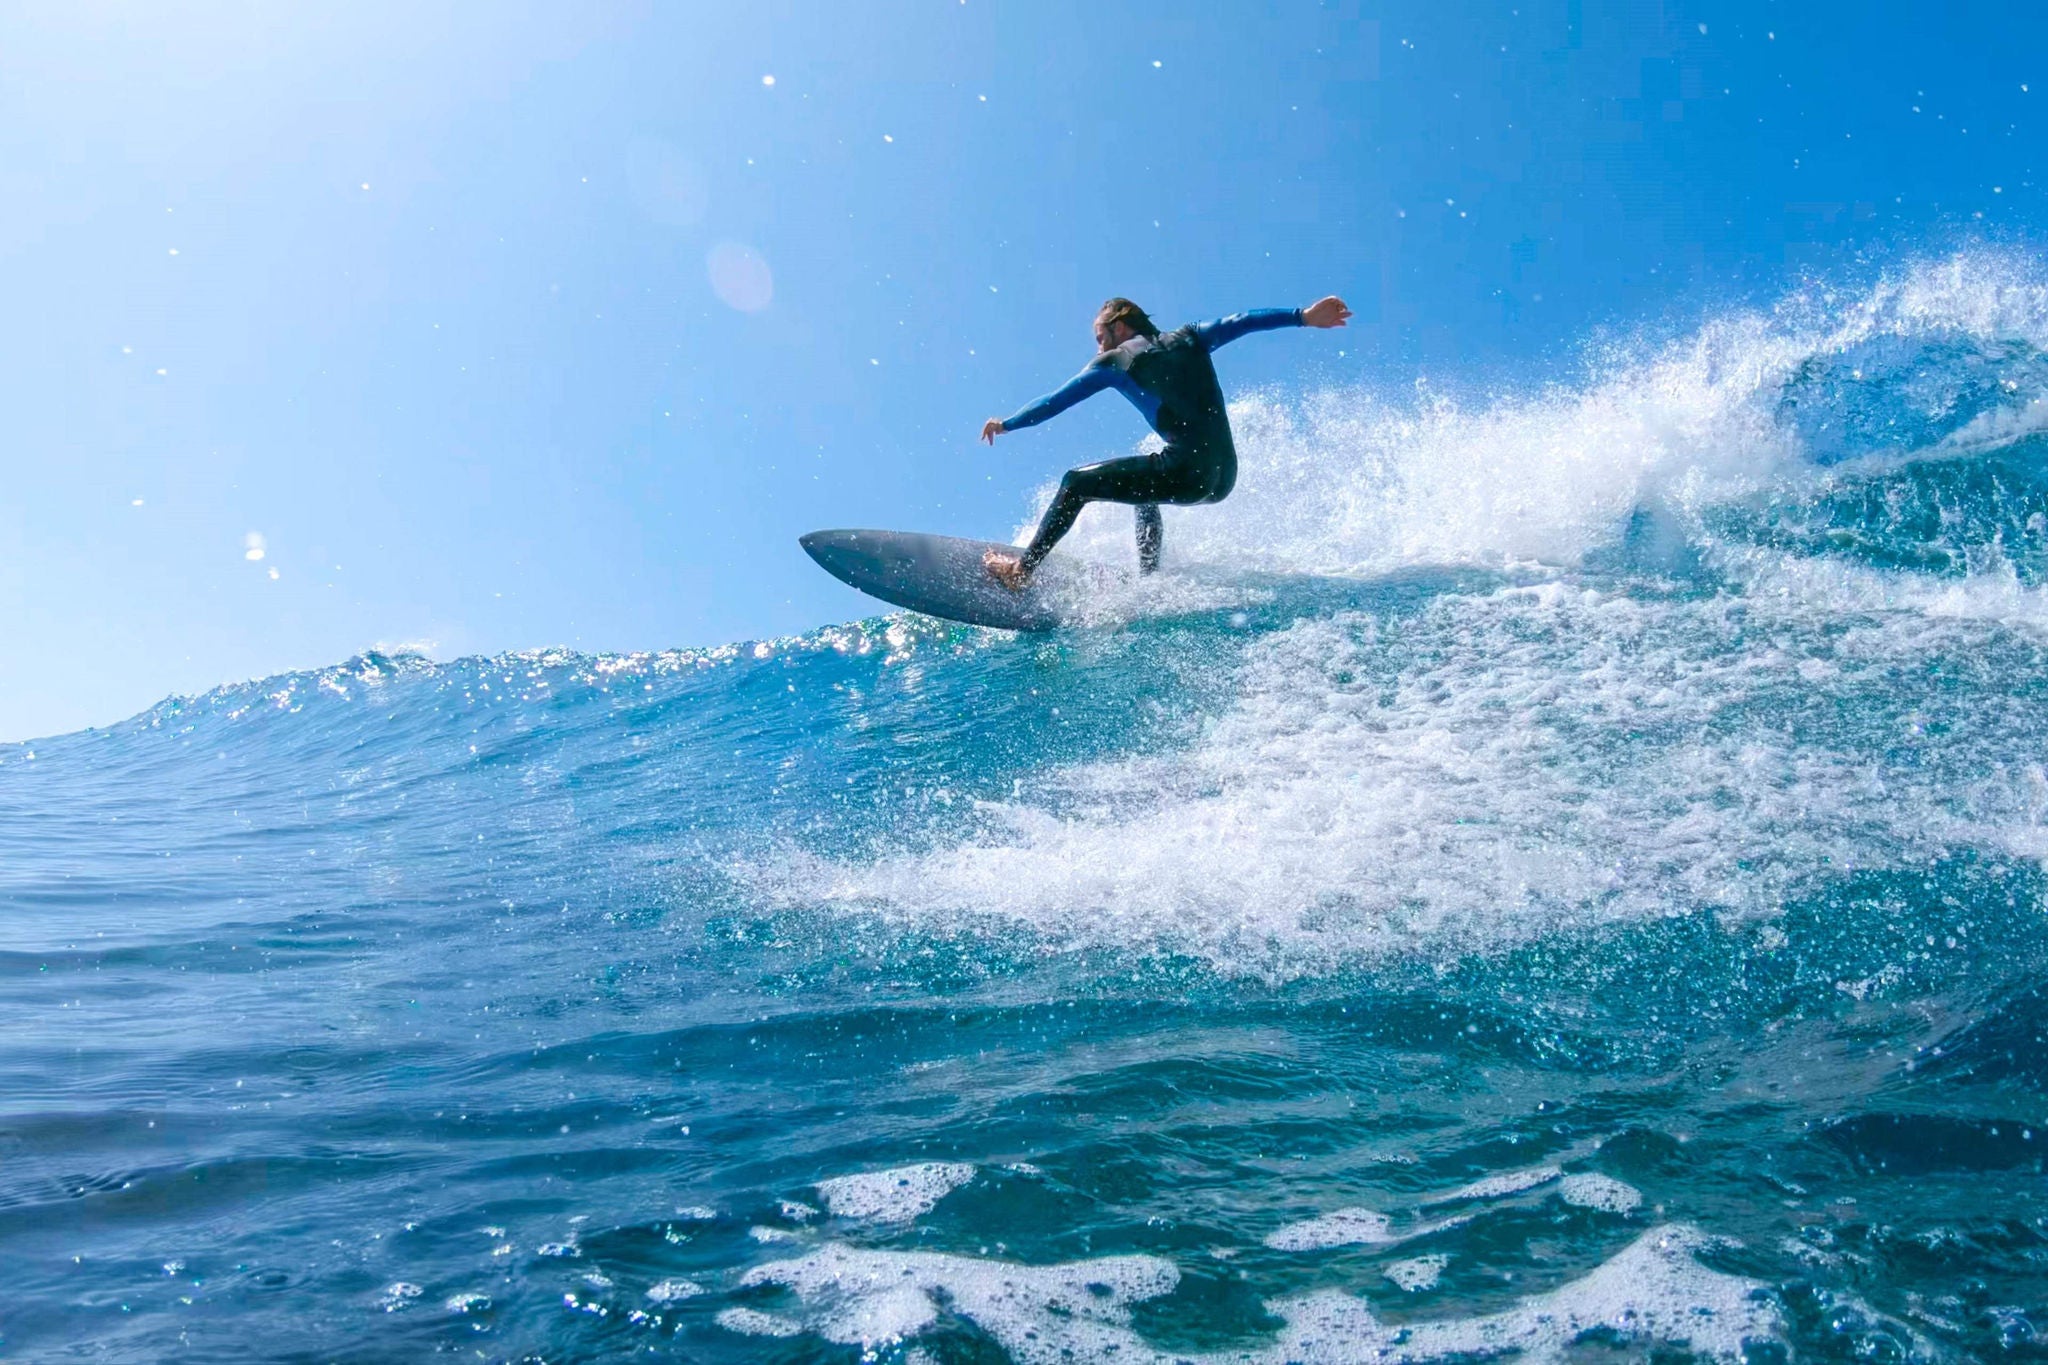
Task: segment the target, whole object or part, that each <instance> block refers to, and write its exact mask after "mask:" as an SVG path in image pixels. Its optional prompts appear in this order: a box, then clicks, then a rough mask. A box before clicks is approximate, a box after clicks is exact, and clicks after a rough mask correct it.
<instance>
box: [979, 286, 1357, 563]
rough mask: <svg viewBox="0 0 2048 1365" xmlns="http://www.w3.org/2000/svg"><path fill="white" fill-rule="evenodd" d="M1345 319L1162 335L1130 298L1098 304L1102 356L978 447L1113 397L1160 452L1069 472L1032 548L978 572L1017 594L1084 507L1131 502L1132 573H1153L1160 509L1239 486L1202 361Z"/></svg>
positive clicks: (1268, 314) (1282, 318)
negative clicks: (1281, 333)
mask: <svg viewBox="0 0 2048 1365" xmlns="http://www.w3.org/2000/svg"><path fill="white" fill-rule="evenodd" d="M1350 316H1351V310H1350V309H1349V308H1347V307H1345V306H1344V300H1342V299H1340V298H1338V297H1337V296H1336V295H1334V294H1333V295H1331V296H1330V297H1328V298H1325V299H1317V300H1316V301H1315V302H1314V303H1312V304H1310V305H1309V306H1308V307H1306V308H1258V309H1253V310H1252V311H1251V312H1248V313H1235V314H1232V315H1231V316H1230V317H1227V318H1223V319H1221V320H1220V321H1216V322H1197V323H1191V324H1189V325H1188V326H1186V327H1177V328H1175V329H1174V330H1173V331H1171V332H1166V333H1164V334H1162V333H1161V332H1160V330H1159V329H1158V328H1157V327H1155V326H1154V325H1153V323H1152V319H1151V318H1149V317H1147V316H1145V310H1144V309H1142V308H1140V307H1138V305H1137V304H1135V303H1132V302H1131V301H1130V300H1129V299H1121V298H1119V299H1111V300H1110V301H1109V302H1107V303H1105V304H1103V305H1102V309H1101V311H1100V312H1098V313H1096V315H1095V344H1096V346H1097V347H1098V348H1099V350H1100V352H1101V353H1100V354H1099V355H1097V356H1096V357H1095V359H1093V360H1091V361H1089V362H1088V364H1087V366H1086V367H1085V368H1084V369H1083V370H1082V371H1081V373H1079V374H1077V375H1075V376H1074V377H1073V378H1072V379H1069V380H1068V381H1067V382H1066V383H1064V384H1062V385H1061V386H1060V387H1059V388H1058V389H1056V390H1054V391H1053V392H1051V393H1049V394H1047V395H1046V396H1045V397H1043V398H1041V399H1039V400H1038V401H1037V402H1035V403H1032V404H1030V405H1028V406H1026V407H1024V408H1022V409H1020V410H1019V411H1018V412H1017V413H1016V414H1015V415H1014V416H1011V417H991V418H989V419H988V421H986V422H984V423H982V425H981V439H982V440H984V441H986V442H988V443H989V444H990V445H994V444H995V443H996V437H998V436H1001V435H1003V434H1004V433H1005V432H1011V431H1021V430H1023V429H1024V428H1025V427H1030V426H1036V425H1038V424H1039V423H1040V422H1043V421H1044V420H1045V419H1046V418H1048V417H1053V416H1056V415H1058V414H1059V413H1062V412H1065V411H1066V410H1067V409H1068V408H1070V407H1072V406H1074V404H1076V403H1078V402H1080V401H1081V400H1082V399H1083V398H1086V397H1087V396H1088V395H1089V394H1091V393H1100V392H1102V390H1104V389H1115V390H1116V391H1117V392H1119V393H1121V394H1122V395H1123V396H1124V397H1126V398H1128V399H1130V400H1131V403H1132V405H1133V406H1134V407H1136V408H1137V409H1138V411H1139V412H1140V413H1142V414H1144V417H1145V421H1146V422H1147V423H1148V424H1150V426H1151V428H1152V430H1154V431H1156V432H1158V433H1159V435H1160V437H1161V438H1162V439H1163V440H1165V442H1166V446H1165V448H1164V449H1162V450H1157V451H1154V452H1153V453H1152V454H1150V455H1130V456H1126V457H1125V458H1123V459H1120V460H1104V461H1102V462H1101V463H1100V464H1089V465H1082V466H1081V467H1080V468H1079V469H1070V470H1068V471H1067V473H1066V477H1064V478H1062V479H1061V480H1060V491H1059V492H1058V493H1057V494H1055V495H1054V496H1053V500H1052V506H1050V507H1048V508H1046V509H1045V517H1044V519H1043V520H1041V521H1040V522H1039V523H1038V533H1037V534H1036V535H1034V536H1032V538H1031V543H1030V544H1029V545H1027V546H1025V547H1024V549H1023V551H1022V552H1021V553H1017V554H1012V553H1010V552H1008V551H1004V550H990V551H988V552H987V553H986V554H984V555H983V556H982V563H983V564H984V565H985V566H986V567H987V569H988V571H989V572H990V573H991V574H993V575H994V576H995V578H996V580H997V581H998V582H1000V583H1001V584H1002V585H1003V586H1004V587H1006V588H1009V589H1010V590H1011V591H1012V592H1022V591H1023V590H1024V588H1025V587H1026V586H1027V585H1028V584H1029V583H1030V582H1031V575H1032V573H1033V572H1035V571H1036V570H1037V568H1038V565H1039V563H1040V561H1042V560H1043V559H1044V558H1045V557H1046V555H1048V554H1050V553H1051V552H1052V547H1053V546H1054V545H1056V544H1058V543H1059V539H1060V537H1061V536H1063V535H1065V534H1066V533H1067V532H1068V531H1069V530H1071V529H1072V528H1073V525H1074V518H1076V517H1078V516H1080V515H1081V509H1082V508H1083V507H1085V506H1087V505H1088V504H1089V503H1091V502H1128V503H1131V504H1133V505H1135V507H1136V508H1137V517H1138V569H1139V571H1140V572H1141V573H1150V572H1152V571H1153V570H1154V569H1156V568H1158V567H1159V548H1160V544H1161V542H1162V541H1163V540H1164V538H1165V535H1166V526H1165V523H1164V521H1163V520H1162V519H1161V518H1160V515H1159V504H1160V503H1162V502H1170V503H1175V504H1178V505H1187V504H1191V503H1202V502H1221V501H1223V499H1224V498H1226V497H1228V496H1229V495H1230V490H1231V487H1232V485H1234V484H1235V483H1236V482H1237V447H1236V446H1235V445H1234V444H1232V442H1231V439H1230V418H1229V416H1228V415H1227V414H1226V413H1225V412H1224V409H1223V390H1222V388H1221V386H1219V385H1218V384H1217V382H1216V367H1215V366H1214V365H1213V364H1211V363H1210V361H1209V353H1210V352H1211V351H1213V350H1215V349H1216V348H1217V347H1218V346H1222V345H1226V344H1227V343H1229V342H1232V341H1235V340H1237V339H1238V338H1239V337H1241V336H1244V335H1245V334H1246V333H1248V332H1265V331H1270V330H1272V329H1273V328H1275V327H1342V326H1343V325H1344V323H1345V320H1346V319H1348V318H1349V317H1350Z"/></svg>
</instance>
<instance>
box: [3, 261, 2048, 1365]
mask: <svg viewBox="0 0 2048 1365" xmlns="http://www.w3.org/2000/svg"><path fill="white" fill-rule="evenodd" d="M1232 420H1233V423H1234V425H1235V427H1236V429H1237V432H1238V434H1239V444H1240V449H1241V454H1242V459H1243V465H1242V470H1241V473H1240V477H1239V480H1238V485H1237V487H1238V491H1237V492H1236V493H1235V494H1234V495H1233V496H1232V498H1231V499H1230V500H1229V501H1228V502H1226V503H1224V504H1222V505H1220V506H1217V507H1213V508H1200V509H1187V510H1182V509H1169V510H1168V531H1167V547H1168V558H1167V570H1168V572H1166V573H1163V574H1161V575H1159V576H1158V577H1157V578H1156V579H1153V580H1146V581H1140V580H1136V579H1129V578H1125V577H1122V576H1113V577H1112V576H1105V577H1103V578H1101V579H1100V581H1102V582H1105V583H1114V584H1116V585H1118V586H1115V587H1114V588H1113V589H1111V590H1108V591H1105V592H1104V593H1102V594H1101V595H1100V596H1098V597H1096V598H1094V599H1093V600H1091V601H1090V602H1089V603H1087V604H1085V605H1086V607H1087V611H1088V623H1087V624H1086V625H1085V626H1083V627H1080V628H1076V629H1071V630H1067V631H1062V632H1058V633H1054V634H1050V635H1045V636H1035V637H1034V636H1013V635H1008V634H1004V633H1000V632H990V631H980V630H975V629H970V628H965V627H955V626H950V625H946V624H943V623H938V622H934V621H931V620H927V619H924V618H918V617H912V616H903V615H882V616H876V617H874V618H872V619H869V620H864V621H859V622H854V623H850V624H846V625H839V626H831V627H827V628H825V629H822V630H819V631H815V632H812V633H810V634H808V635H804V636H800V637H794V638H786V639H775V640H761V641H748V642H744V643H738V644H732V645H726V646H721V647H717V648H711V649H699V650H673V651H664V652H650V653H645V654H634V655H607V656H590V655H580V654H575V653H571V652H566V651H534V652H527V653H518V654H508V655H503V656H498V657H494V658H469V659H458V660H453V661H440V662H437V661H434V660H431V659H428V658H425V657H423V656H420V655H417V654H411V653H406V652H402V651H383V652H378V651H372V652H369V653H366V654H364V655H362V656H360V657H357V658H354V659H350V660H347V661H345V662H342V663H339V664H336V665H334V666H331V667H327V668H322V669H317V670H312V671H309V672H303V673H296V674H290V675H285V676H280V677H274V678H268V679H264V680H261V681H257V682H251V683H246V684H237V685H234V686H228V687H223V688H220V689H217V690H215V691H213V692H211V693H207V694H205V695H202V696H196V697H184V698H173V699H170V700H167V701H165V702H163V703H161V704H160V705H158V706H156V707H154V708H152V709H151V710H149V711H147V712H145V713H143V714H142V715H140V716H137V717H135V718H133V719H131V720H129V721H126V722H123V723H121V724H119V725H114V726H111V727H108V728H106V729H103V730H95V731H87V732H84V733H80V734H73V735H66V736H60V737H56V738H52V739H46V740H38V741H35V742H32V743H26V744H19V745H7V746H0V909H4V913H5V916H6V924H7V926H8V930H9V932H8V934H7V937H6V941H5V943H4V945H0V1002H4V1009H0V1247H4V1248H5V1249H6V1252H7V1255H8V1263H9V1265H10V1267H11V1268H12V1270H13V1276H12V1283H11V1291H10V1292H9V1293H7V1294H6V1295H4V1296H0V1357H5V1358H9V1359H12V1358H20V1359H24V1360H27V1359H39V1360H40V1359H74V1358H76V1359H94V1360H138V1361H155V1360H171V1359H177V1360H241V1359H276V1360H361V1361H380V1360H391V1359H416V1358H425V1357H428V1356H437V1355H451V1356H461V1357H465V1358H481V1359H489V1360H507V1361H512V1360H580V1359H596V1358H609V1357H611V1356H615V1355H618V1356H623V1355H626V1354H629V1353H631V1354H645V1355H649V1356H652V1357H654V1358H657V1359H671V1358H672V1359H687V1360H759V1361H799V1360H804V1361H808V1360H821V1361H823V1360H845V1361H853V1360H879V1361H892V1362H901V1363H902V1365H913V1363H914V1365H932V1363H934V1362H992V1361H1002V1360H1009V1361H1017V1362H1041V1361H1044V1362H1053V1361H1059V1362H1073V1361H1095V1360H1116V1361H1126V1362H1129V1361H1201V1362H1223V1361H1262V1362H1285V1361H1303V1362H1308V1361H1315V1362H1333V1363H1334V1362H1361V1361H1428V1360H1472V1359H1493V1358H1498V1359H1513V1360H1586V1361H1592V1360H1606V1359H1621V1358H1627V1359H1647V1358H1656V1359H1699V1360H1712V1361H1729V1362H1733V1361H1781V1360H1790V1359H1794V1358H1800V1359H1823V1360H1832V1359H1840V1360H1858V1361H1867V1360H1880V1361H1903V1360H1927V1361H1938V1360H1959V1359H2024V1358H2032V1357H2034V1356H2037V1355H2039V1354H2041V1353H2042V1352H2044V1351H2048V1186H2044V1185H2043V1159H2044V1157H2048V984H2044V983H2048V976H2044V966H2048V924H2044V919H2043V909H2044V894H2048V881H2044V875H2043V867H2042V859H2043V857H2044V856H2048V710H2044V703H2048V263H2044V262H2042V261H2040V260H2037V259H2035V258H2034V257H2032V256H2030V255H2028V254H2027V253H2025V252H2023V251H2020V250H2017V249H2005V248H1996V249H1995V248H1979V249H1973V250H1969V251H1965V252H1960V253H1958V254H1955V255H1952V256H1948V257H1944V258H1938V259H1925V260H1922V261H1919V262H1917V263H1910V264H1903V265H1897V266H1894V267H1892V268H1890V269H1889V270H1888V271H1886V272H1884V273H1883V274H1881V275H1879V276H1876V277H1874V278H1866V279H1863V280H1861V281H1858V282H1854V283H1849V282H1839V281H1838V282H1828V281H1817V282H1814V283H1811V284H1809V285H1806V286H1804V287H1802V288H1800V289H1798V290H1796V291H1794V292H1792V293H1791V294H1789V295H1788V296H1786V297H1785V298H1783V299H1781V300H1779V301H1778V302H1777V303H1775V304H1774V305H1772V306H1769V307H1762V308H1731V309H1727V310H1724V311H1722V312H1720V313H1718V314H1716V315H1714V316H1711V317H1708V318H1706V319H1705V320H1703V321H1700V322H1698V323H1697V324H1696V325H1694V326H1691V327H1689V328H1683V329H1667V330H1666V331H1665V332H1663V333H1661V334H1652V333H1651V332H1649V331H1648V330H1645V331H1644V332H1642V333H1640V334H1635V335H1629V336H1610V337H1608V338H1606V339H1604V340H1602V341H1600V342H1598V343H1597V344H1589V345H1588V346H1587V347H1586V348H1585V350H1584V354H1583V356H1582V359H1581V363H1580V364H1579V366H1578V368H1577V369H1576V370H1575V371H1574V372H1573V373H1572V375H1571V376H1570V377H1569V378H1565V379H1559V378H1554V377H1553V378H1550V379H1545V380H1540V381H1531V382H1529V383H1527V384H1524V385H1522V386H1520V387H1506V388H1503V389H1501V390H1499V391H1473V390H1469V389H1466V388H1463V387H1461V386H1460V385H1459V384H1458V383H1457V382H1456V380H1455V378H1454V377H1451V376H1437V375H1434V374H1432V375H1429V376H1425V377H1424V378H1422V379H1420V380H1417V381H1415V382H1414V383H1412V384H1408V383H1404V384H1401V385H1399V386H1398V387H1390V388H1375V387H1371V386H1366V387H1345V388H1336V389H1325V390H1302V391H1268V392H1259V393H1253V394H1247V395H1239V396H1238V397H1237V399H1236V401H1235V402H1234V403H1233V407H1232ZM1049 492H1050V489H1049V488H1047V489H1041V490H1039V491H1038V494H1037V497H1038V499H1039V502H1038V504H1037V505H1042V503H1043V500H1044V498H1045V497H1046V496H1048V495H1049ZM1037 505H1034V506H1031V507H1027V508H1022V509H1020V519H1019V528H1020V531H1021V529H1022V528H1023V527H1025V526H1028V525H1029V524H1030V522H1031V521H1032V520H1033V519H1034V518H1033V516H1031V515H1029V514H1032V513H1035V511H1036V510H1037ZM792 553H795V551H794V550H792ZM1060 553H1061V554H1063V555H1065V554H1069V553H1071V554H1073V555H1075V556H1077V557H1079V558H1083V559H1089V560H1094V561H1098V562H1100V563H1101V564H1103V565H1122V564H1124V563H1125V562H1126V561H1127V560H1128V559H1129V557H1130V555H1131V547H1130V527H1129V521H1128V513H1125V512H1123V510H1122V509H1120V508H1105V507H1095V508H1091V509H1090V510H1089V511H1088V512H1087V513H1086V514H1084V516H1083V518H1082V520H1081V522H1080V524H1079V526H1078V527H1077V529H1076V531H1075V532H1074V534H1073V535H1072V536H1071V537H1070V538H1069V540H1068V541H1067V542H1066V543H1065V544H1063V546H1062V549H1061V551H1060ZM53 666H54V665H53Z"/></svg>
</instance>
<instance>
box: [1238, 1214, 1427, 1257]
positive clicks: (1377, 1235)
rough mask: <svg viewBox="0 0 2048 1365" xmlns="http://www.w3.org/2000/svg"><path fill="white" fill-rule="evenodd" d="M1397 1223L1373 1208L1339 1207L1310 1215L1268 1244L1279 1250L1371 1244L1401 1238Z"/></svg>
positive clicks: (1279, 1233) (1278, 1232)
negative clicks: (1319, 1214)
mask: <svg viewBox="0 0 2048 1365" xmlns="http://www.w3.org/2000/svg"><path fill="white" fill-rule="evenodd" d="M1397 1240H1399V1239H1397V1238H1396V1237H1395V1235H1394V1232H1393V1222H1392V1220H1391V1219H1389V1218H1388V1217H1387V1215H1385V1214H1384V1213H1375V1212H1373V1211H1372V1210H1371V1209H1338V1210H1337V1211H1336V1212H1335V1213H1326V1214H1324V1215H1323V1216H1322V1217H1320V1218H1306V1219H1303V1220H1302V1221H1301V1222H1299V1223H1289V1224H1288V1225H1287V1226H1286V1227H1284V1228H1281V1229H1280V1230H1279V1231H1277V1232H1275V1233H1272V1234H1270V1235H1269V1236H1268V1237H1267V1238H1266V1245H1267V1246H1269V1247H1272V1248H1273V1249H1274V1250H1275V1251H1320V1250H1322V1249H1323V1248H1325V1247H1341V1246H1371V1245H1373V1244H1375V1243H1379V1242H1392V1241H1397Z"/></svg>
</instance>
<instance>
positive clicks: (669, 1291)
mask: <svg viewBox="0 0 2048 1365" xmlns="http://www.w3.org/2000/svg"><path fill="white" fill-rule="evenodd" d="M703 1292H704V1286H703V1285H700V1284H698V1283H697V1282H696V1281H695V1280H662V1281H661V1282H660V1283H658V1284H656V1285H654V1286H653V1287H652V1288H650V1289H649V1290H648V1291H647V1297H648V1299H649V1300H650V1301H652V1302H654V1303H679V1302H681V1301H682V1300H684V1299H693V1298H695V1297H697V1295H699V1294H701V1293H703Z"/></svg>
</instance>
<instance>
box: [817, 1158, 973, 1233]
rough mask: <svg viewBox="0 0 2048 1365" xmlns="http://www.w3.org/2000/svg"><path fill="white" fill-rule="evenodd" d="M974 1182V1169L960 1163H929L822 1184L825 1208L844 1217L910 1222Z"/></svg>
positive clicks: (853, 1176) (850, 1176)
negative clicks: (968, 1183) (957, 1190)
mask: <svg viewBox="0 0 2048 1365" xmlns="http://www.w3.org/2000/svg"><path fill="white" fill-rule="evenodd" d="M972 1179H974V1167H972V1166H970V1165H968V1164H967V1163H965V1162H959V1161H926V1162H921V1163H919V1164H917V1165H915V1166H898V1167H896V1168H895V1169H893V1170H887V1171H868V1172H866V1173H864V1174H861V1175H842V1176H836V1177H834V1178H833V1179H831V1180H820V1181H819V1182H818V1186H817V1189H818V1194H819V1196H820V1197H821V1198H823V1199H824V1201H825V1207H826V1208H828V1209H830V1210H831V1211H832V1212H833V1213H834V1214H835V1215H837V1216H838V1217H840V1218H860V1219H865V1220H868V1221H870V1222H876V1223H907V1222H909V1221H911V1220H912V1219H913V1218H917V1217H920V1216H922V1215H924V1214H927V1213H930V1212H931V1210H932V1207H933V1205H935V1204H937V1203H938V1202H939V1201H940V1200H941V1199H944V1198H945V1197H946V1196H947V1195H949V1194H951V1193H952V1192H953V1191H954V1190H956V1189H958V1188H960V1186H962V1185H964V1184H966V1183H967V1182H968V1181H970V1180H972Z"/></svg>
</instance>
